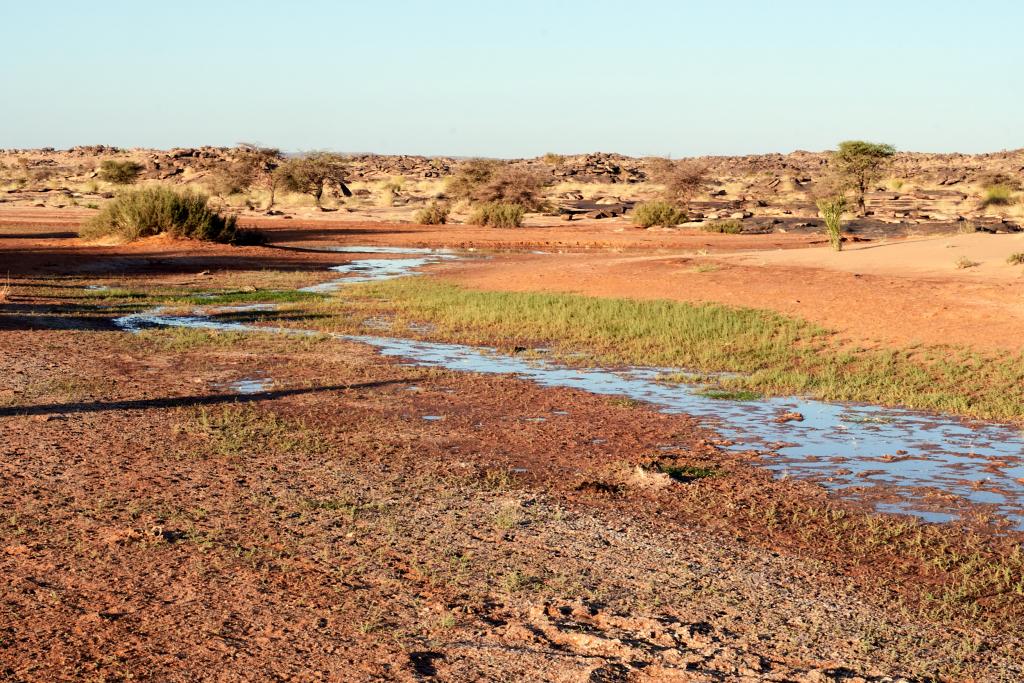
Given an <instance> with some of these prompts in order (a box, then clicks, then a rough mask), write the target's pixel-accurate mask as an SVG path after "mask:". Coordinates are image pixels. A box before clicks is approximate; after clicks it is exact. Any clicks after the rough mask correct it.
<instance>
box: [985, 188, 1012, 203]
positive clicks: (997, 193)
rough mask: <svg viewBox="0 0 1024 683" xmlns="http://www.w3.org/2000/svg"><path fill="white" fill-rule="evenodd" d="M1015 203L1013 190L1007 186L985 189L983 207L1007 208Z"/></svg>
mask: <svg viewBox="0 0 1024 683" xmlns="http://www.w3.org/2000/svg"><path fill="white" fill-rule="evenodd" d="M1012 201H1013V190H1012V189H1010V188H1009V187H1007V186H1006V185H993V186H991V187H987V188H985V198H984V199H983V200H982V202H981V203H982V205H983V206H1006V205H1007V204H1009V203H1010V202H1012Z"/></svg>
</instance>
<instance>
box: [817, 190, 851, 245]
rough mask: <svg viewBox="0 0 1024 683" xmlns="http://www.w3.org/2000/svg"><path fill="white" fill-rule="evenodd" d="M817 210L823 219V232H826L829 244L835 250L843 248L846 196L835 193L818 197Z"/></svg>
mask: <svg viewBox="0 0 1024 683" xmlns="http://www.w3.org/2000/svg"><path fill="white" fill-rule="evenodd" d="M817 204H818V212H819V213H821V218H822V220H824V221H825V232H826V234H828V241H829V244H831V245H832V249H834V250H835V251H842V249H843V233H842V229H843V213H844V212H845V211H846V197H844V196H842V195H837V196H834V197H827V198H822V199H819V200H818V202H817Z"/></svg>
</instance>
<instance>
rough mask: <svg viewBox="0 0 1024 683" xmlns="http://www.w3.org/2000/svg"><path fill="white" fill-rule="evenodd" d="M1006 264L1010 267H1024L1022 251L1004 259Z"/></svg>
mask: <svg viewBox="0 0 1024 683" xmlns="http://www.w3.org/2000/svg"><path fill="white" fill-rule="evenodd" d="M1006 262H1007V263H1009V264H1010V265H1011V266H1024V251H1018V252H1017V253H1016V254H1010V257H1009V258H1007V259H1006Z"/></svg>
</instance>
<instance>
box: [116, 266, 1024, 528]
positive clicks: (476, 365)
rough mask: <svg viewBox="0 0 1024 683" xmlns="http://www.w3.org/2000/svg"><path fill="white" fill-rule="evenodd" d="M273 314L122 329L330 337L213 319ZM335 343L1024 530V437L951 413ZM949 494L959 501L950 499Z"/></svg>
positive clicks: (208, 316)
mask: <svg viewBox="0 0 1024 683" xmlns="http://www.w3.org/2000/svg"><path fill="white" fill-rule="evenodd" d="M341 250H345V251H352V252H356V251H360V250H363V251H365V250H366V249H363V248H357V247H345V248H341V249H339V251H341ZM389 253H390V252H389ZM401 253H409V252H401ZM415 253H420V252H415ZM442 258H458V256H455V255H451V254H438V255H434V256H430V257H422V258H409V259H363V260H357V261H353V262H352V263H348V264H344V265H343V266H338V267H336V268H333V269H332V270H335V271H336V272H344V273H348V274H351V273H358V275H355V276H349V277H346V278H343V279H340V280H336V281H333V282H331V283H325V284H326V285H330V288H329V289H317V290H314V291H330V289H334V288H337V287H340V286H342V285H343V284H345V283H347V282H366V281H370V280H379V279H390V278H392V277H402V276H404V275H409V274H412V273H413V272H414V271H416V269H418V268H421V267H423V266H424V265H427V264H428V263H434V262H437V260H440V259H442ZM318 287H324V285H318ZM273 308H274V306H273V305H272V304H271V305H258V304H257V305H249V306H234V307H232V306H225V307H216V308H207V309H202V308H199V309H196V310H195V311H193V315H187V316H169V315H164V314H163V312H162V311H161V309H154V310H152V311H148V312H145V313H140V314H133V315H128V316H124V317H122V318H119V319H117V320H116V321H115V322H116V324H117V325H118V326H119V327H121V328H122V329H125V330H128V331H138V330H141V329H145V328H147V327H154V326H161V327H163V326H173V327H192V328H200V329H211V330H221V331H240V332H250V331H260V332H277V333H282V334H295V335H318V334H321V333H319V332H316V331H313V330H296V329H291V328H281V327H264V326H258V325H255V324H251V323H248V322H237V321H231V322H228V321H221V320H217V319H216V316H217V315H218V314H220V313H230V314H232V315H233V316H237V313H239V312H251V313H253V314H254V315H253V320H254V321H255V320H257V319H258V314H259V313H260V312H263V311H269V310H273ZM334 336H336V337H338V338H342V339H346V340H349V341H355V342H360V343H364V344H368V345H371V346H373V347H375V348H377V349H378V350H379V351H380V353H381V354H382V355H385V356H394V357H398V358H402V359H406V360H407V362H409V363H412V364H415V365H423V366H431V367H444V368H448V369H452V370H459V371H466V372H477V373H485V374H506V375H514V376H517V377H520V378H523V379H527V380H530V381H533V382H536V383H537V384H539V385H541V386H547V387H568V388H575V389H581V390H584V391H588V392H591V393H595V394H601V395H608V396H622V397H626V398H630V399H633V400H637V401H643V402H645V403H649V404H653V405H656V406H658V407H659V408H661V409H662V410H664V411H665V412H668V413H685V414H687V415H691V416H693V417H695V418H697V419H699V420H700V421H701V422H703V423H704V424H706V425H707V426H708V427H711V428H713V429H714V430H716V431H717V432H718V433H719V434H720V435H721V436H723V437H724V438H726V439H728V440H729V441H731V442H733V444H732V446H731V447H732V448H736V449H744V450H750V449H757V450H760V451H762V452H763V457H762V458H761V459H760V460H759V461H758V463H759V464H760V465H762V466H764V467H766V468H768V469H770V470H772V471H773V472H775V473H777V474H778V475H780V476H794V477H800V478H807V479H813V480H815V481H819V482H821V483H822V484H823V485H824V486H826V487H828V488H829V489H832V490H835V491H845V492H849V493H857V494H860V495H862V496H865V497H866V498H867V499H874V504H875V508H876V509H877V510H879V511H883V512H899V513H906V514H913V515H916V516H918V517H920V518H922V519H925V520H927V521H934V522H945V521H950V520H952V519H955V517H956V512H957V510H958V509H959V508H960V507H963V506H962V501H969V502H971V503H976V504H984V505H990V506H992V509H993V510H994V511H996V512H997V513H998V514H999V515H1000V516H1002V517H1004V518H1005V519H1007V520H1008V521H1009V522H1010V523H1011V525H1012V526H1014V528H1016V529H1019V530H1024V507H1022V505H1024V436H1022V434H1021V432H1020V431H1019V430H1017V429H1015V428H1013V427H1011V426H1009V425H1000V424H991V423H984V424H970V423H968V422H966V421H963V420H960V419H958V418H955V417H952V416H939V415H929V414H924V413H919V412H914V411H909V410H901V409H891V408H881V407H878V406H864V405H851V404H839V403H827V402H823V401H814V400H807V399H800V398H767V399H759V400H757V401H731V400H721V399H713V398H709V397H707V396H704V395H701V393H700V392H701V391H702V390H703V389H704V388H705V387H704V386H703V385H700V384H667V383H664V382H661V381H658V377H659V376H660V375H661V374H662V373H663V372H664V369H663V368H626V369H621V370H610V369H601V368H591V369H578V368H571V367H568V366H564V365H560V364H558V363H553V362H550V361H541V360H529V359H524V358H521V357H517V356H508V355H502V354H499V353H497V352H495V351H494V350H493V349H486V348H477V347H469V346H463V345H459V344H442V343H433V342H422V341H415V340H408V339H397V338H388V337H380V336H370V335H334ZM791 412H797V413H800V414H801V415H802V416H803V420H802V421H789V422H779V421H777V420H776V418H778V417H779V416H780V415H781V414H783V413H791ZM433 417H435V416H426V417H425V418H424V419H431V418H433ZM875 494H881V495H875ZM950 494H952V495H953V496H956V497H957V498H958V499H960V500H956V499H952V500H951V498H950Z"/></svg>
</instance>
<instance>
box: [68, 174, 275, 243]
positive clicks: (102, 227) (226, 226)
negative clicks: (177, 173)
mask: <svg viewBox="0 0 1024 683" xmlns="http://www.w3.org/2000/svg"><path fill="white" fill-rule="evenodd" d="M159 234H167V235H172V236H174V237H185V238H189V239H199V240H209V241H213V242H228V243H232V244H241V243H246V244H252V243H254V242H257V241H259V234H258V233H256V232H254V231H248V230H239V229H238V227H237V226H236V224H235V218H234V216H223V215H221V214H219V213H217V212H216V211H214V210H213V209H211V208H210V207H209V199H208V198H207V196H206V195H203V194H200V193H198V192H193V191H189V190H186V191H184V192H176V191H175V190H172V189H170V188H167V187H160V186H154V187H147V188H142V189H138V190H129V191H126V192H123V193H121V194H120V195H118V196H117V197H116V198H115V199H114V200H112V201H111V202H109V203H108V204H106V205H105V206H104V207H103V208H102V209H101V210H100V212H99V213H98V214H96V215H95V216H93V217H92V218H91V219H90V220H89V221H88V223H86V225H85V227H84V228H83V229H82V231H81V235H82V237H85V238H89V239H95V238H98V237H117V238H119V239H122V240H125V241H131V240H136V239H139V238H141V237H149V236H152V235H159Z"/></svg>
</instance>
